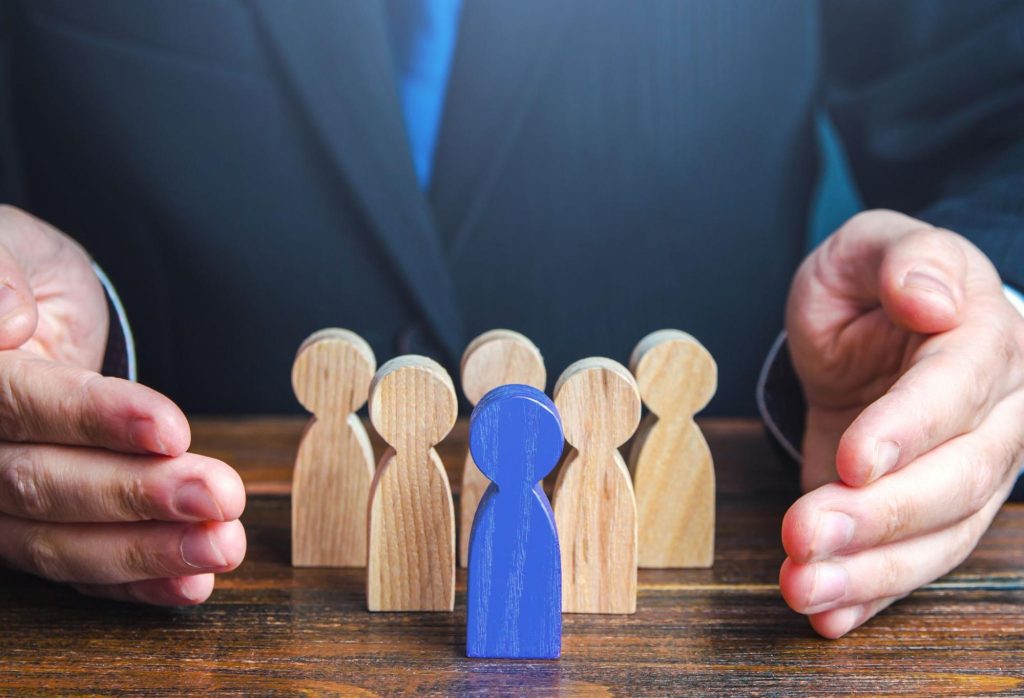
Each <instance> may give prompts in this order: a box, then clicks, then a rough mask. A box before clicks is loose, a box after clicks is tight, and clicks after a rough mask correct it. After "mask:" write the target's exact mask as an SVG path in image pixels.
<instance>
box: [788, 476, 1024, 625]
mask: <svg viewBox="0 0 1024 698" xmlns="http://www.w3.org/2000/svg"><path fill="white" fill-rule="evenodd" d="M1010 485H1011V486H1012V483H1010ZM1009 489H1010V487H1009V486H1007V487H1005V488H1004V489H1003V490H1002V491H1001V492H1000V493H997V495H996V496H995V497H993V498H992V499H991V500H990V501H989V503H988V504H986V505H985V507H984V508H983V509H982V510H981V511H980V512H978V513H977V514H975V515H974V516H973V517H971V518H970V519H967V520H966V521H962V522H960V523H958V524H956V525H955V526H951V527H950V528H946V529H943V530H941V531H936V532H934V533H928V534H925V535H922V536H918V537H916V538H911V539H909V540H905V541H899V542H897V543H890V544H888V545H884V546H881V547H878V548H873V549H870V550H865V551H862V552H859V553H854V554H853V555H848V556H843V557H835V558H832V559H830V560H827V561H821V562H812V563H809V564H806V565H802V564H800V563H798V562H795V561H794V560H792V559H791V558H786V560H785V562H783V563H782V569H781V570H780V571H779V589H780V590H781V591H782V597H783V598H784V599H785V600H786V603H788V604H789V606H790V607H791V608H792V609H793V610H794V611H796V612H798V613H804V614H806V615H813V614H816V613H822V612H824V611H828V610H832V609H835V608H845V607H847V606H857V605H860V604H866V603H870V602H872V601H875V600H876V599H881V598H886V597H890V596H901V595H905V594H909V593H910V592H912V591H913V590H915V589H917V588H918V587H920V586H923V585H925V584H927V583H928V582H931V581H932V580H934V579H937V578H938V577H940V576H942V575H944V574H946V573H947V572H949V571H950V570H951V569H953V568H954V567H956V566H957V565H959V564H960V563H961V562H963V560H964V559H965V558H966V557H967V556H968V555H969V554H970V552H971V550H973V549H974V546H975V545H976V544H977V541H978V539H979V538H980V537H981V534H982V533H984V531H985V530H986V529H987V528H988V525H989V524H990V523H991V522H992V518H993V517H994V516H995V513H996V512H997V511H998V510H999V507H1000V506H1001V505H1002V502H1003V501H1004V500H1005V498H1006V495H1007V494H1008V493H1009Z"/></svg>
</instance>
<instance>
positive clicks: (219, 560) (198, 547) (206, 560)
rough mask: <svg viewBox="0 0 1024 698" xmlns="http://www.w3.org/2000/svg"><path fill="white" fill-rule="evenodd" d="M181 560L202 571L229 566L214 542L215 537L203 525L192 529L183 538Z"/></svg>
mask: <svg viewBox="0 0 1024 698" xmlns="http://www.w3.org/2000/svg"><path fill="white" fill-rule="evenodd" d="M181 559H182V560H184V561H185V564H187V565H189V566H190V567H195V568H196V569H200V570H213V569H217V568H219V567H224V565H226V564H227V559H226V558H225V557H224V554H223V553H221V551H220V550H218V549H217V545H216V544H215V543H214V542H213V536H211V535H210V533H209V531H207V529H206V526H204V525H202V524H200V525H198V526H193V527H191V528H190V529H189V530H188V531H186V532H185V535H183V536H182V537H181Z"/></svg>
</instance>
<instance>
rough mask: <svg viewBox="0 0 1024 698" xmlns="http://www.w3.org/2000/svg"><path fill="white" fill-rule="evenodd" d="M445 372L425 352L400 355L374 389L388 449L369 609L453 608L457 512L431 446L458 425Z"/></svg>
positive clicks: (374, 506)
mask: <svg viewBox="0 0 1024 698" xmlns="http://www.w3.org/2000/svg"><path fill="white" fill-rule="evenodd" d="M457 414H458V401H457V399H456V396H455V386H454V385H452V380H451V378H450V377H449V376H448V373H447V372H446V371H445V370H444V369H443V368H442V367H441V366H440V365H439V364H438V363H436V362H435V361H432V360H431V359H428V358H426V357H425V356H414V355H409V356H399V357H398V358H395V359H392V360H391V361H388V362H387V363H386V364H384V365H383V366H381V368H380V370H379V371H377V375H376V376H374V379H373V383H372V384H371V386H370V421H371V422H372V423H373V426H374V428H375V429H376V430H377V432H378V433H379V434H380V436H381V438H383V439H384V441H386V442H387V443H388V444H389V445H390V446H391V448H390V449H388V451H387V452H386V453H385V454H384V457H383V458H381V462H380V465H379V466H378V468H377V474H376V477H374V480H373V486H372V488H371V493H370V505H369V519H370V537H369V564H368V566H367V570H366V597H367V606H368V608H369V610H371V611H451V610H452V609H453V608H454V606H455V509H454V507H453V506H452V490H451V485H450V484H449V482H448V475H447V474H446V473H445V469H444V466H443V465H442V463H441V459H440V457H438V455H437V451H435V450H434V446H435V445H436V444H437V443H439V442H440V441H441V440H442V439H443V438H444V437H445V436H446V435H447V434H448V432H449V431H451V429H452V426H454V425H455V418H456V416H457Z"/></svg>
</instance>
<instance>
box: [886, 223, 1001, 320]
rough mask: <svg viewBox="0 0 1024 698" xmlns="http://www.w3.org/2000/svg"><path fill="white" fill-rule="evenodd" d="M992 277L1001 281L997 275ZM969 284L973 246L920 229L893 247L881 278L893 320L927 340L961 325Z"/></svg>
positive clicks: (952, 236) (950, 235) (933, 230)
mask: <svg viewBox="0 0 1024 698" xmlns="http://www.w3.org/2000/svg"><path fill="white" fill-rule="evenodd" d="M992 276H993V278H998V275H996V274H995V273H994V272H993V274H992ZM967 282H968V247H967V243H966V242H965V241H964V239H963V238H961V237H960V236H958V235H955V234H953V233H951V232H949V231H947V230H941V229H939V228H924V229H919V230H916V231H913V232H910V233H908V234H906V235H904V236H902V237H900V238H898V239H896V240H894V241H892V242H891V243H890V244H889V245H888V246H887V247H886V250H885V253H884V255H883V257H882V262H881V267H880V269H879V273H878V283H879V296H880V300H881V302H882V307H884V308H885V310H886V314H887V315H888V316H889V319H890V320H892V321H893V322H895V323H896V324H897V325H899V326H901V327H904V328H906V329H908V330H910V331H911V332H920V333H924V334H933V333H935V332H945V331H947V330H949V329H952V328H953V327H956V326H957V325H958V324H959V322H960V319H961V317H962V311H963V309H964V307H965V300H966V294H967ZM996 290H997V291H998V289H996Z"/></svg>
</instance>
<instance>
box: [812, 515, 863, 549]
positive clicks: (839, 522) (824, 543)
mask: <svg viewBox="0 0 1024 698" xmlns="http://www.w3.org/2000/svg"><path fill="white" fill-rule="evenodd" d="M853 527H854V523H853V518H852V517H851V516H849V515H848V514H844V513H842V512H841V511H825V512H822V514H821V516H820V517H819V518H818V528H817V530H815V532H814V539H813V541H812V542H811V559H812V560H821V559H823V558H826V557H828V556H829V555H831V554H832V553H834V552H836V551H837V550H842V549H843V548H845V547H846V546H847V545H849V544H850V541H851V540H853Z"/></svg>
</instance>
